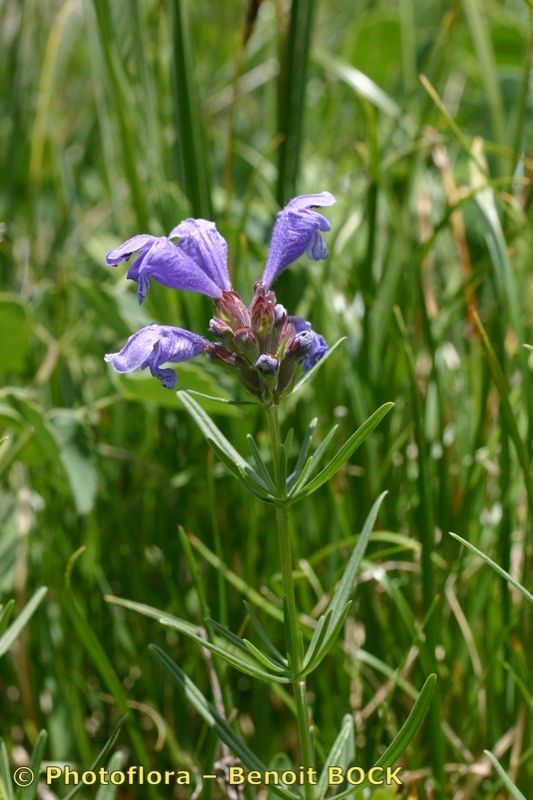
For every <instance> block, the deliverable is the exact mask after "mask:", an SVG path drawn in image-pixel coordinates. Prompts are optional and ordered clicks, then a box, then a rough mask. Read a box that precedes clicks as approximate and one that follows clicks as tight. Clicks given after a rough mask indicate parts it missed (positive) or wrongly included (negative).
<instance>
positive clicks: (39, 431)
mask: <svg viewBox="0 0 533 800" xmlns="http://www.w3.org/2000/svg"><path fill="white" fill-rule="evenodd" d="M5 400H6V401H7V402H8V403H9V404H10V405H11V406H12V407H13V408H14V409H15V410H16V411H17V412H18V414H19V415H20V418H21V420H22V421H23V424H24V426H25V427H26V428H29V429H30V430H31V431H32V434H33V435H32V436H31V439H30V440H29V443H28V444H27V445H26V447H24V448H23V450H22V452H21V453H20V454H19V458H20V459H21V461H24V462H25V463H28V464H39V465H40V464H42V463H44V462H47V461H50V460H54V461H60V451H59V444H58V442H57V439H56V436H55V432H54V430H53V428H52V426H51V425H50V423H49V422H48V420H47V419H46V416H45V413H44V410H43V409H42V408H41V407H40V406H38V405H37V404H36V403H34V402H33V401H32V400H31V399H30V398H29V396H28V394H27V393H26V392H24V391H23V390H19V389H11V388H10V389H9V391H8V392H7V393H6V394H5Z"/></svg>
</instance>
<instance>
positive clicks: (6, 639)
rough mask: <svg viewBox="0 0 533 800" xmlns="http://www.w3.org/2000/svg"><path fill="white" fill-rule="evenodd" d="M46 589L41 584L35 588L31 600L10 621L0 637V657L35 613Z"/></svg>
mask: <svg viewBox="0 0 533 800" xmlns="http://www.w3.org/2000/svg"><path fill="white" fill-rule="evenodd" d="M47 591H48V589H47V588H46V586H41V588H40V589H37V591H36V592H35V594H34V595H33V597H32V598H31V600H29V601H28V603H27V604H26V605H25V606H24V608H23V609H22V611H21V612H20V614H19V615H18V617H17V618H16V620H15V621H14V622H13V623H11V625H10V626H9V628H8V629H7V630H6V631H5V633H4V634H3V635H2V636H1V637H0V658H1V657H2V656H3V655H4V653H6V652H7V651H8V650H9V648H10V647H11V645H12V644H13V642H14V641H15V639H16V638H17V636H18V635H19V634H20V632H21V630H22V629H23V628H24V626H25V625H26V624H27V622H28V620H29V619H30V617H31V616H32V615H33V614H34V613H35V611H36V610H37V608H38V606H39V605H40V603H41V602H42V600H43V598H44V596H45V594H46V593H47Z"/></svg>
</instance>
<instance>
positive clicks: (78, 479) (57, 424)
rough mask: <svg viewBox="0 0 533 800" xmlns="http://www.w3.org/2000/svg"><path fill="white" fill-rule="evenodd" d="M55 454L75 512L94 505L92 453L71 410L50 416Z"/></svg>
mask: <svg viewBox="0 0 533 800" xmlns="http://www.w3.org/2000/svg"><path fill="white" fill-rule="evenodd" d="M49 420H50V425H51V426H52V428H53V430H54V433H55V436H56V439H57V442H58V444H59V455H60V459H61V462H62V464H63V468H64V470H65V472H66V475H67V478H68V482H69V484H70V488H71V491H72V496H73V497H74V502H75V505H76V509H77V511H78V513H79V514H88V513H89V512H90V511H92V509H93V508H94V502H95V497H96V480H97V471H96V465H95V461H94V457H93V454H92V452H91V450H90V448H89V445H88V443H87V433H86V430H85V428H84V427H83V425H82V423H81V422H80V420H79V419H78V417H77V416H76V414H75V413H74V412H73V411H70V410H69V409H63V408H62V409H56V410H54V411H53V412H52V413H51V414H50V416H49Z"/></svg>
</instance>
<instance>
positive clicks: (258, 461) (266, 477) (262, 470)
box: [246, 433, 276, 495]
mask: <svg viewBox="0 0 533 800" xmlns="http://www.w3.org/2000/svg"><path fill="white" fill-rule="evenodd" d="M246 439H247V440H248V446H249V448H250V452H251V454H252V457H253V459H254V461H255V465H256V467H257V469H258V470H259V474H260V476H261V477H262V478H263V481H264V482H265V485H266V486H267V488H268V489H269V490H270V492H271V493H272V494H274V495H275V494H276V487H275V485H274V481H273V480H272V478H271V477H270V473H269V471H268V469H267V468H266V465H265V462H264V461H263V459H262V457H261V453H260V452H259V448H258V446H257V443H256V441H255V439H254V437H253V436H252V435H251V433H249V434H248V435H247V436H246Z"/></svg>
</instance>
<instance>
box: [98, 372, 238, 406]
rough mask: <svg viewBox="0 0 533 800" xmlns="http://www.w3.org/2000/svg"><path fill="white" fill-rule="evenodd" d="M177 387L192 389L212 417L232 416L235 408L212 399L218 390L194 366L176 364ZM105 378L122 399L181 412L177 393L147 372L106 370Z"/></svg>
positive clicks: (205, 374)
mask: <svg viewBox="0 0 533 800" xmlns="http://www.w3.org/2000/svg"><path fill="white" fill-rule="evenodd" d="M176 371H177V375H178V386H184V387H186V388H187V390H189V389H190V390H191V392H192V390H194V394H197V395H198V396H200V397H203V398H204V399H205V400H206V402H205V408H206V410H207V411H210V412H212V413H213V414H218V415H221V414H223V415H225V416H235V414H236V413H237V412H236V409H235V408H234V406H233V404H232V403H230V401H229V400H228V401H227V400H226V399H225V398H219V397H215V396H213V394H212V393H213V391H215V392H216V391H219V392H220V387H219V386H217V384H215V383H214V381H212V380H211V378H210V376H209V375H208V374H207V373H206V372H205V370H202V368H201V367H200V366H199V365H198V364H187V363H183V364H179V365H178V367H177V370H176ZM109 375H110V377H111V381H112V383H113V385H114V386H115V387H116V389H117V391H118V392H119V393H120V394H121V395H122V396H123V397H124V398H125V399H126V400H134V401H138V402H140V403H154V404H156V405H158V406H161V407H163V408H173V409H177V410H179V411H181V410H182V408H183V404H182V403H181V402H180V399H179V394H180V392H182V391H185V388H184V389H180V390H179V392H178V393H176V392H173V391H170V390H169V389H165V388H164V386H161V384H160V383H159V381H158V380H156V379H155V378H153V377H152V375H150V374H149V373H147V372H132V373H128V374H122V373H118V372H115V371H114V370H112V369H110V371H109Z"/></svg>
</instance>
